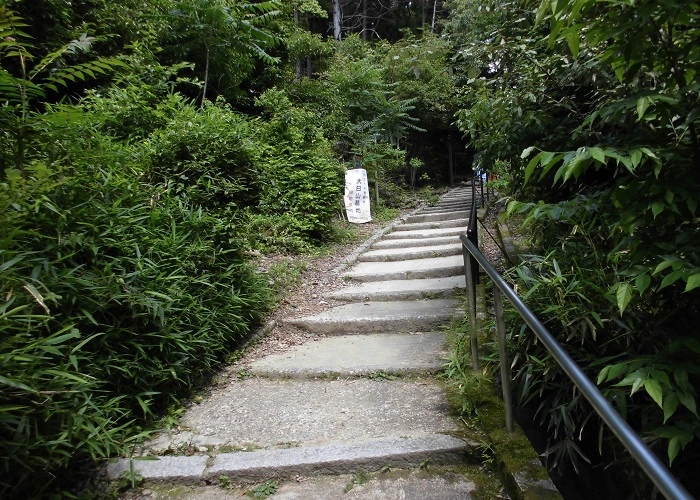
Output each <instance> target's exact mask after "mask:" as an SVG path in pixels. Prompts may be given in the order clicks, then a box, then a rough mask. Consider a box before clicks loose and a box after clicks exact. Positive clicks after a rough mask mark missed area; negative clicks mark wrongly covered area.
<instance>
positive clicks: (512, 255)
mask: <svg viewBox="0 0 700 500" xmlns="http://www.w3.org/2000/svg"><path fill="white" fill-rule="evenodd" d="M496 230H497V231H498V236H499V237H500V238H501V243H503V249H504V250H505V251H506V254H507V255H508V260H510V261H511V262H512V263H513V264H519V263H520V262H521V260H522V259H521V258H520V255H518V252H517V251H516V250H515V245H513V237H512V236H511V235H510V230H509V229H508V226H507V225H506V224H505V222H503V221H501V220H497V221H496Z"/></svg>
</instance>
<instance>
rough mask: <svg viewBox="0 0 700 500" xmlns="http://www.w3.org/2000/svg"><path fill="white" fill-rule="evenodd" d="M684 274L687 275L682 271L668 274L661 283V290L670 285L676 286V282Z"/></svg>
mask: <svg viewBox="0 0 700 500" xmlns="http://www.w3.org/2000/svg"><path fill="white" fill-rule="evenodd" d="M683 274H685V273H684V272H683V271H682V270H680V271H673V272H672V273H669V274H667V275H666V276H665V277H664V279H663V280H662V281H661V285H659V290H661V289H662V288H666V287H667V286H669V285H672V284H674V283H675V282H676V281H678V280H679V279H680V278H682V277H683Z"/></svg>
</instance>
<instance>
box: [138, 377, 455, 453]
mask: <svg viewBox="0 0 700 500" xmlns="http://www.w3.org/2000/svg"><path fill="white" fill-rule="evenodd" d="M179 430H180V431H179V432H178V433H171V434H167V433H163V434H161V435H160V436H158V437H157V438H156V439H154V440H152V441H150V442H148V444H147V445H146V446H145V448H144V449H143V450H140V453H142V454H143V453H149V454H160V455H163V454H178V453H180V454H182V453H183V452H185V453H186V452H187V449H186V448H187V447H189V446H192V447H193V448H194V450H193V451H195V452H196V453H207V454H211V453H216V452H218V451H221V452H223V451H227V450H228V451H231V450H237V451H246V450H258V449H274V448H289V447H290V446H294V447H307V446H319V445H327V444H338V443H351V442H356V441H367V440H374V439H382V438H388V439H394V438H402V437H406V438H414V437H423V436H426V435H432V434H444V433H454V432H456V431H459V430H462V431H464V427H463V425H462V424H461V422H459V421H458V420H456V419H455V418H454V417H452V416H451V415H450V412H449V404H448V402H447V397H446V395H445V391H444V389H443V387H442V386H441V384H440V383H438V382H436V381H435V380H434V377H432V376H430V377H418V378H410V379H408V378H396V379H394V380H386V379H385V378H380V377H376V378H373V379H372V378H349V379H346V378H338V379H330V378H322V379H270V378H264V377H255V376H249V377H247V378H239V379H229V380H228V381H226V380H225V379H224V383H223V384H222V383H221V382H220V384H219V387H217V389H216V390H215V391H212V393H210V394H209V395H207V396H205V397H204V399H203V400H201V401H200V402H199V404H194V405H192V407H191V408H190V409H189V410H188V411H187V412H186V413H185V415H183V417H182V418H181V419H180V424H179ZM183 446H184V447H185V450H182V448H183ZM204 458H208V457H204Z"/></svg>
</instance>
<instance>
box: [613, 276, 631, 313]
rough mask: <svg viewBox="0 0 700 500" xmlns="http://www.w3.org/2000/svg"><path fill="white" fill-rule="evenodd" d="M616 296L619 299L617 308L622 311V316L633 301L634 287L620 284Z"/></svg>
mask: <svg viewBox="0 0 700 500" xmlns="http://www.w3.org/2000/svg"><path fill="white" fill-rule="evenodd" d="M615 295H616V297H617V307H618V308H619V309H620V314H622V313H624V312H625V309H626V308H627V306H628V305H629V303H630V301H631V300H632V285H630V284H629V283H620V285H619V286H618V287H617V292H616V293H615Z"/></svg>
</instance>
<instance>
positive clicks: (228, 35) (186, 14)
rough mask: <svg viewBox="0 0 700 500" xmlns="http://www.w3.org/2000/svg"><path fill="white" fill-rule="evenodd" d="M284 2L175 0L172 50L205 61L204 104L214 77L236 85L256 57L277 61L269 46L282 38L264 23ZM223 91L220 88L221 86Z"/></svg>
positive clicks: (169, 38) (170, 35)
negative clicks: (269, 29) (266, 27)
mask: <svg viewBox="0 0 700 500" xmlns="http://www.w3.org/2000/svg"><path fill="white" fill-rule="evenodd" d="M280 7H281V2H280V0H268V1H265V2H260V3H248V2H242V1H239V0H174V1H173V2H172V4H171V6H170V7H169V9H168V12H167V17H168V18H169V19H170V21H171V24H170V26H169V32H168V34H167V41H166V43H168V45H169V48H170V50H173V51H175V52H176V53H178V54H179V55H180V56H182V57H185V58H188V59H192V62H194V63H195V64H201V65H202V66H203V68H202V69H201V71H203V73H202V78H203V82H204V85H203V89H202V99H201V102H202V104H204V102H205V101H206V99H207V97H208V92H209V87H210V83H211V80H212V78H211V76H212V74H213V76H214V77H215V78H216V79H217V80H218V81H220V82H223V83H224V85H229V86H235V85H238V84H239V83H240V82H241V81H242V80H243V79H244V78H245V77H246V76H248V75H249V74H250V72H251V71H252V69H253V68H254V66H255V59H256V58H258V59H261V60H263V61H264V62H266V63H268V64H276V63H277V62H279V59H278V58H276V57H273V56H271V55H270V54H269V53H268V52H267V50H268V49H269V48H271V47H274V46H275V45H277V44H278V43H279V41H280V40H279V39H278V38H277V37H276V36H274V35H273V34H271V33H270V32H269V31H266V30H265V25H266V24H267V23H269V22H270V20H272V19H273V18H274V17H277V16H278V15H279V14H280V10H279V8H280ZM219 92H221V89H219Z"/></svg>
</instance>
